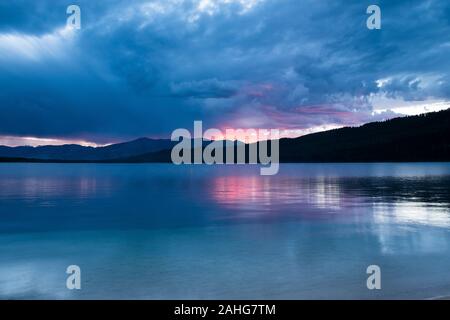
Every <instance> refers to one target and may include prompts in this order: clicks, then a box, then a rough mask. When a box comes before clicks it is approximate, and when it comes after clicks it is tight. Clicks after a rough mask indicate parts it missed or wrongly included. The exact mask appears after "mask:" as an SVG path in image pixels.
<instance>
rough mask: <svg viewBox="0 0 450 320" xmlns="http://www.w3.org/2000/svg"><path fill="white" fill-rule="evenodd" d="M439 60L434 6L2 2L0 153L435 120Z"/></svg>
mask: <svg viewBox="0 0 450 320" xmlns="http://www.w3.org/2000/svg"><path fill="white" fill-rule="evenodd" d="M71 4H76V5H78V6H79V7H80V8H81V29H79V30H76V29H73V28H70V27H68V26H67V23H66V20H67V18H68V16H69V15H68V14H67V13H66V9H67V7H68V6H69V5H71ZM372 4H376V5H378V6H379V7H380V8H381V19H382V20H381V21H382V24H381V29H380V30H369V29H368V28H367V26H366V20H367V18H368V17H369V15H368V14H367V13H366V9H367V7H368V6H370V5H372ZM449 56H450V2H449V1H441V0H439V1H438V0H408V1H388V0H386V1H375V0H367V1H366V0H341V1H325V0H142V1H141V0H110V1H90V0H77V1H75V0H70V1H61V0H40V1H34V0H10V1H1V2H0V144H5V145H21V144H26V145H39V144H61V143H82V144H88V145H103V144H108V143H113V142H119V141H126V140H131V139H135V138H138V137H143V136H147V137H152V138H166V137H170V134H171V133H172V131H174V130H175V129H177V128H187V129H189V130H190V131H192V130H193V122H194V121H195V120H199V121H203V127H204V128H219V129H222V130H224V129H226V128H254V129H256V128H257V129H263V128H265V129H268V128H276V129H281V130H283V132H284V133H285V135H287V136H292V137H294V136H299V135H303V134H307V133H311V132H316V131H321V130H326V129H330V128H336V127H342V126H356V125H360V124H363V123H367V122H371V121H379V120H384V119H388V118H392V117H398V116H402V115H414V114H419V113H423V112H428V111H436V110H442V109H446V108H448V107H450V72H449V71H450V59H449Z"/></svg>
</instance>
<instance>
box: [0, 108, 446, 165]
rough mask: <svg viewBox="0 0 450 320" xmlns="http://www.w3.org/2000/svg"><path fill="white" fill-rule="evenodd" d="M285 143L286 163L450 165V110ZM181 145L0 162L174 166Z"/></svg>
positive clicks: (1, 152)
mask: <svg viewBox="0 0 450 320" xmlns="http://www.w3.org/2000/svg"><path fill="white" fill-rule="evenodd" d="M279 142H280V162H383V161H387V162H389V161H407V162H408V161H410V162H416V161H450V109H447V110H444V111H439V112H431V113H426V114H422V115H417V116H408V117H402V118H395V119H391V120H387V121H382V122H373V123H368V124H365V125H363V126H360V127H346V128H341V129H335V130H330V131H324V132H319V133H314V134H310V135H305V136H302V137H299V138H295V139H281V140H280V141H279ZM207 143H208V142H206V143H205V144H207ZM175 144H176V142H172V141H170V140H168V139H148V138H140V139H137V140H134V141H130V142H124V143H118V144H112V145H109V146H105V147H97V148H94V147H84V146H80V145H62V146H40V147H6V146H0V161H2V162H33V161H34V162H124V163H128V162H131V163H139V162H142V163H145V162H170V161H171V159H170V154H171V149H172V147H173V146H174V145H175ZM205 144H204V145H205ZM247 150H248V146H247ZM225 152H226V151H225Z"/></svg>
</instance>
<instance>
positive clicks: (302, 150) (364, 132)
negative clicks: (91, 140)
mask: <svg viewBox="0 0 450 320" xmlns="http://www.w3.org/2000/svg"><path fill="white" fill-rule="evenodd" d="M280 161H281V162H382V161H388V162H389V161H394V162H395V161H406V162H417V161H450V109H447V110H444V111H440V112H431V113H426V114H422V115H418V116H409V117H403V118H395V119H392V120H387V121H383V122H373V123H369V124H366V125H363V126H361V127H357V128H342V129H335V130H331V131H326V132H320V133H315V134H311V135H307V136H303V137H300V138H297V139H282V140H281V141H280Z"/></svg>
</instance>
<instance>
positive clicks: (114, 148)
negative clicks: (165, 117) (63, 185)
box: [0, 138, 174, 161]
mask: <svg viewBox="0 0 450 320" xmlns="http://www.w3.org/2000/svg"><path fill="white" fill-rule="evenodd" d="M173 144H174V143H173V142H172V141H170V140H165V139H160V140H156V139H148V138H140V139H137V140H133V141H130V142H124V143H118V144H112V145H109V146H105V147H98V148H93V147H84V146H79V145H73V144H72V145H62V146H40V147H6V146H0V158H28V159H40V160H61V161H105V160H113V159H118V158H127V157H133V156H137V155H140V154H143V153H150V152H158V151H160V150H164V149H170V148H172V146H173Z"/></svg>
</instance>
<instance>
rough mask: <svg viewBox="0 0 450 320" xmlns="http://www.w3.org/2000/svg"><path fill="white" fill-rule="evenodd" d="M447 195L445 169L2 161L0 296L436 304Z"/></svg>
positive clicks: (445, 265)
mask: <svg viewBox="0 0 450 320" xmlns="http://www.w3.org/2000/svg"><path fill="white" fill-rule="evenodd" d="M449 187H450V164H445V163H434V164H296V165H287V164H286V165H282V166H281V170H280V174H278V175H276V176H271V177H262V176H260V175H259V168H257V167H252V166H236V167H206V166H199V167H176V166H171V165H156V164H152V165H57V164H51V165H44V164H8V165H7V164H2V165H0V203H1V205H0V257H1V259H0V298H88V299H89V298H124V297H127V298H156V299H158V298H172V299H173V298H175V299H177V298H180V299H183V298H211V299H216V298H230V299H232V298H247V299H248V298H253V299H256V298H272V299H274V298H287V299H292V298H379V297H383V298H398V297H406V298H426V297H432V296H437V295H445V294H450V273H449V272H448V270H450V255H449V254H448V253H449V252H450V233H449V231H450V188H449ZM69 264H79V265H80V266H82V269H83V268H87V270H86V271H87V272H86V274H87V276H86V277H88V279H87V280H86V279H85V281H89V282H88V283H90V285H89V286H88V287H87V288H85V289H84V290H82V291H81V292H68V291H67V290H66V289H65V287H64V286H65V273H64V271H65V267H66V266H67V265H69ZM370 264H379V265H380V266H382V269H383V275H384V278H383V279H384V283H385V286H384V289H383V290H382V291H381V292H371V291H370V292H369V291H368V290H367V289H365V279H366V278H365V277H366V274H365V268H366V267H367V266H368V265H370ZM61 270H62V271H61Z"/></svg>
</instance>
